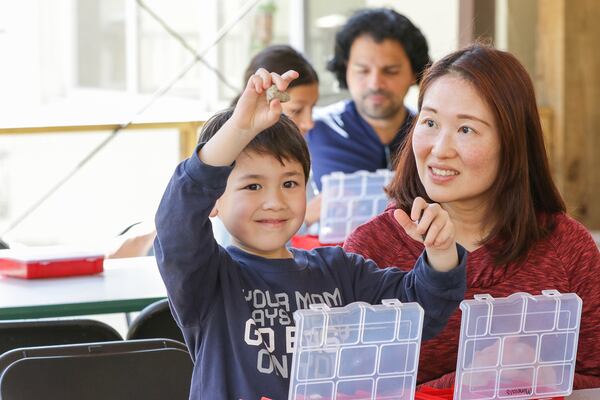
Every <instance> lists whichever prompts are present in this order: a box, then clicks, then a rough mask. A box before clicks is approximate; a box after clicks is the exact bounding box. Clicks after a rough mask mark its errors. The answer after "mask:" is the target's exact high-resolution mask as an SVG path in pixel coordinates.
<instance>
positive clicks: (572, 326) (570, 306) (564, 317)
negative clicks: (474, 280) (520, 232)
mask: <svg viewBox="0 0 600 400" xmlns="http://www.w3.org/2000/svg"><path fill="white" fill-rule="evenodd" d="M581 305H582V302H581V299H580V298H579V296H577V295H576V294H574V293H566V294H560V293H559V292H557V291H556V290H544V291H542V294H541V295H537V296H532V295H530V294H528V293H515V294H512V295H510V296H508V297H506V298H497V299H494V298H492V297H491V296H490V295H476V296H475V299H474V300H464V301H463V302H462V303H461V305H460V308H461V310H462V312H463V315H462V321H461V329H460V342H459V347H458V360H457V365H456V380H455V388H454V398H455V399H462V400H474V399H477V400H479V399H531V398H541V397H553V396H568V395H569V394H571V391H572V387H573V375H574V372H575V358H576V357H575V356H576V354H577V341H578V339H579V323H580V319H581Z"/></svg>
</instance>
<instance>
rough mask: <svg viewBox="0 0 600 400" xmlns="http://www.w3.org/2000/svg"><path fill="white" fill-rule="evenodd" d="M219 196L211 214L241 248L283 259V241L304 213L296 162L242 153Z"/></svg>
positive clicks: (302, 182)
mask: <svg viewBox="0 0 600 400" xmlns="http://www.w3.org/2000/svg"><path fill="white" fill-rule="evenodd" d="M235 162H236V165H235V168H234V169H233V171H232V172H231V175H229V179H228V180H227V188H226V190H225V193H223V196H221V197H220V198H219V200H217V204H216V211H217V215H218V216H219V217H220V218H221V220H222V221H223V224H224V225H225V227H226V228H227V230H228V231H229V233H230V234H231V236H232V237H233V243H234V244H235V245H236V246H238V247H240V248H241V249H242V250H244V251H246V252H248V253H251V254H255V255H258V256H261V257H265V258H289V257H290V256H291V254H290V252H289V251H288V250H287V249H286V247H285V244H286V243H287V241H288V240H289V239H290V238H291V237H292V236H293V235H294V234H295V233H296V232H297V231H298V229H299V228H300V226H301V225H302V222H303V221H304V213H305V211H306V185H305V176H304V171H303V169H302V165H301V164H300V163H299V162H298V161H295V160H284V165H282V164H281V163H280V162H279V161H278V160H277V159H276V158H275V157H273V156H272V155H265V154H258V153H256V152H243V153H242V154H240V155H239V156H238V158H237V159H236V160H235Z"/></svg>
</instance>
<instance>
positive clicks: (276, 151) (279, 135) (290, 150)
mask: <svg viewBox="0 0 600 400" xmlns="http://www.w3.org/2000/svg"><path fill="white" fill-rule="evenodd" d="M232 115H233V108H228V109H226V110H223V111H220V112H218V113H217V114H215V115H214V116H212V117H211V118H210V119H209V120H208V121H206V123H205V124H204V125H203V126H202V130H201V131H200V137H199V138H198V143H206V142H208V140H209V139H210V138H212V137H213V136H214V135H215V134H216V133H217V131H218V130H219V129H221V127H222V126H223V125H224V124H225V122H226V121H227V120H228V119H229V118H231V116H232ZM244 151H253V152H256V153H259V154H269V155H272V156H273V157H275V158H276V159H277V160H278V161H279V162H280V163H281V164H282V165H283V162H284V160H287V161H290V160H294V161H298V162H299V163H300V164H301V165H302V170H303V171H304V179H305V183H306V181H308V175H309V174H310V155H309V153H308V146H307V145H306V141H305V140H304V138H303V137H302V134H301V133H300V131H299V130H298V127H297V126H296V124H294V123H293V122H292V120H291V119H289V118H288V117H286V116H285V115H283V114H281V116H280V117H279V121H277V122H276V123H275V124H274V125H273V126H271V127H269V128H267V129H265V130H264V131H262V132H260V133H259V134H258V135H256V137H255V138H254V139H252V141H250V143H248V146H246V148H245V149H244Z"/></svg>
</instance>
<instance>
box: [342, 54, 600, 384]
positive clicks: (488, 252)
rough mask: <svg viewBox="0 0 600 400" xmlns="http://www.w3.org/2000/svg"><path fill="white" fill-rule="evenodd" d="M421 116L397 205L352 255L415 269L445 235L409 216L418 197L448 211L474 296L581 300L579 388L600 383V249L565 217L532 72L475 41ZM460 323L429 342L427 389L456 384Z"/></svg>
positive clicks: (422, 103) (360, 237) (439, 73)
mask: <svg viewBox="0 0 600 400" xmlns="http://www.w3.org/2000/svg"><path fill="white" fill-rule="evenodd" d="M418 109H419V114H418V116H417V118H416V120H415V122H414V124H413V126H412V129H411V131H410V133H409V136H408V138H407V142H406V145H405V146H404V147H403V149H402V151H401V153H400V155H399V159H398V163H397V167H396V176H395V180H394V181H393V182H392V183H391V184H390V186H389V187H388V188H387V190H388V194H389V195H390V196H391V198H392V199H393V203H392V205H391V206H390V207H388V210H386V211H385V212H384V213H383V214H382V215H380V216H378V217H376V218H375V219H373V220H372V221H370V222H368V223H366V224H365V225H362V226H360V227H359V228H357V229H356V231H354V232H353V233H352V234H351V235H350V237H349V238H348V239H347V241H346V243H345V245H344V247H345V248H346V250H349V251H352V252H356V253H359V254H362V255H363V256H365V257H366V258H371V259H373V260H374V261H375V262H376V263H377V264H378V265H380V266H391V265H395V266H399V267H400V268H402V269H406V270H408V269H410V268H411V264H412V263H413V262H414V260H415V259H416V257H417V256H418V254H420V252H421V251H422V250H423V246H424V244H429V243H428V241H429V240H430V237H432V235H434V234H436V231H437V229H436V228H434V227H432V228H430V229H429V230H428V231H425V230H423V229H421V224H422V223H423V221H421V222H419V216H415V215H411V216H410V217H409V214H410V209H411V205H412V203H413V201H414V200H415V199H418V198H419V197H420V198H422V199H425V201H427V202H435V203H438V204H439V206H441V207H442V208H443V209H445V210H446V211H447V212H448V213H449V214H450V216H451V218H452V220H453V221H454V224H455V228H456V238H457V242H459V243H460V244H461V245H462V246H464V247H465V248H466V249H467V250H469V251H470V254H469V258H468V261H467V293H466V295H465V298H472V297H473V296H474V295H475V294H478V293H488V294H490V295H492V296H493V297H506V296H509V295H510V294H512V293H515V292H528V293H531V294H539V293H540V291H541V290H544V289H557V290H558V291H559V292H563V293H567V292H574V293H577V294H578V295H579V296H580V297H581V299H582V300H583V310H582V317H581V328H580V336H579V348H580V349H584V351H580V352H579V354H578V356H577V364H576V370H575V379H574V388H575V389H581V388H590V387H600V342H599V341H598V337H599V336H598V333H597V328H596V327H597V326H598V325H599V324H600V295H598V288H599V287H600V253H599V251H598V248H597V247H596V244H595V243H594V241H593V239H592V237H591V235H590V234H589V232H588V231H587V230H586V229H585V228H584V227H583V226H582V225H581V224H579V223H578V222H577V221H575V220H573V219H572V218H570V217H569V216H568V215H567V214H566V212H565V204H564V202H563V200H562V198H561V196H560V194H559V192H558V190H557V189H556V186H555V185H554V183H553V181H552V178H551V176H550V169H549V167H548V160H547V157H546V151H545V148H544V140H543V135H542V128H541V125H540V118H539V114H538V110H537V106H536V100H535V94H534V90H533V85H532V82H531V79H530V78H529V76H528V74H527V72H526V71H525V69H524V68H523V66H522V65H521V64H520V63H519V61H517V59H516V58H515V57H514V56H512V55H511V54H509V53H506V52H503V51H499V50H495V49H492V48H490V47H486V46H483V45H480V44H474V45H471V46H470V47H467V48H465V49H463V50H459V51H457V52H454V53H452V54H450V55H448V56H446V57H444V58H443V59H441V60H440V61H438V62H436V63H435V64H433V66H432V67H431V68H429V69H428V70H427V71H426V72H425V74H424V76H423V78H422V81H421V86H420V94H419V100H418ZM394 216H396V217H397V218H398V219H399V220H400V221H403V222H402V225H406V226H409V225H414V224H416V225H417V231H418V233H419V235H413V236H408V235H407V234H406V233H405V230H404V229H402V228H401V227H400V226H398V223H397V222H396V220H395V218H394ZM413 221H416V222H413ZM424 222H425V223H426V221H424ZM421 235H423V236H422V237H421ZM460 318H461V314H460V312H458V311H457V312H456V313H455V314H454V315H453V316H452V317H451V318H450V321H449V322H448V325H447V326H446V328H445V329H444V330H443V331H442V332H441V333H440V334H439V335H438V336H437V337H436V338H434V339H433V340H429V341H427V342H424V343H423V344H422V348H421V355H420V368H419V376H418V381H419V383H425V384H428V385H431V386H435V387H447V386H450V385H452V384H453V380H454V370H455V368H456V358H457V352H458V338H459V331H460Z"/></svg>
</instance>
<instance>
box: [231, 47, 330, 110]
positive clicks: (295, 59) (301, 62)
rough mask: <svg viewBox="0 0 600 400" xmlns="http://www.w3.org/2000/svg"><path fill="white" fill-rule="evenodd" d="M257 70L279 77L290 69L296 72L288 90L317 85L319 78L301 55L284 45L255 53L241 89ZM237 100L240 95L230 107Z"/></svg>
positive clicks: (235, 102) (234, 103) (233, 103)
mask: <svg viewBox="0 0 600 400" xmlns="http://www.w3.org/2000/svg"><path fill="white" fill-rule="evenodd" d="M259 68H264V69H266V70H267V71H269V72H275V73H278V74H279V75H282V74H283V73H285V72H287V71H289V70H290V69H293V70H294V71H296V72H297V73H298V75H299V76H298V78H296V79H294V80H293V81H291V82H290V84H289V85H288V89H291V88H294V87H296V86H302V85H312V84H317V85H318V84H319V76H318V75H317V71H315V69H314V68H313V66H312V65H311V63H310V62H308V60H307V59H306V58H304V56H303V55H302V54H301V53H299V52H297V51H296V50H294V49H293V48H292V47H291V46H288V45H285V44H275V45H272V46H269V47H266V48H264V49H262V50H261V51H259V52H258V53H256V55H255V56H254V57H253V58H252V60H250V64H248V67H247V68H246V72H244V80H243V82H242V88H245V87H246V84H247V83H248V79H250V77H251V76H252V75H254V73H255V72H256V71H257V70H258V69H259ZM239 98H240V95H238V96H236V97H235V99H233V101H232V102H231V105H232V106H235V105H236V104H237V101H238V100H239Z"/></svg>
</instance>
